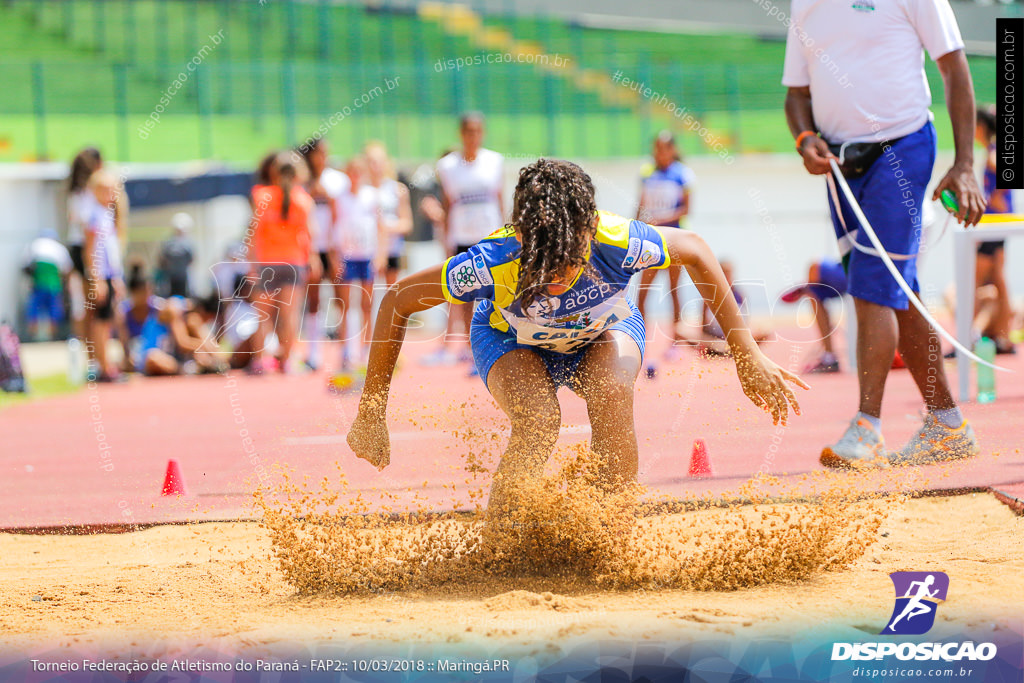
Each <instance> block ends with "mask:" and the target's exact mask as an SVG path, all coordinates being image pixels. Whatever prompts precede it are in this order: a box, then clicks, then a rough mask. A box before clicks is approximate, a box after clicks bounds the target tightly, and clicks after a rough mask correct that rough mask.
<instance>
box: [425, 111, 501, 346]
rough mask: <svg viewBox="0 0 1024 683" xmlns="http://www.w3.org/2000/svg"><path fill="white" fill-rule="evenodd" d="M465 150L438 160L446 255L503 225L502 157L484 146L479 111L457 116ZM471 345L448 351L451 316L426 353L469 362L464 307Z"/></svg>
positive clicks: (469, 317)
mask: <svg viewBox="0 0 1024 683" xmlns="http://www.w3.org/2000/svg"><path fill="white" fill-rule="evenodd" d="M459 136H460V137H461V138H462V149H461V150H456V151H454V152H452V153H451V154H447V155H445V156H444V157H442V158H441V160H440V161H438V162H437V178H438V180H439V181H440V183H441V197H442V204H443V205H444V209H445V230H444V232H445V237H444V241H445V247H446V248H447V250H448V256H449V257H451V256H455V255H456V254H461V253H463V252H465V251H466V250H468V249H469V248H470V247H471V246H473V245H474V244H476V243H477V242H479V241H480V240H482V239H483V238H484V237H487V235H489V234H491V233H492V232H494V231H495V230H497V229H499V228H501V227H502V226H503V225H504V216H505V207H504V204H503V202H502V198H501V190H502V185H503V182H504V167H505V163H504V157H503V156H502V155H501V154H499V153H497V152H495V151H492V150H489V149H486V148H484V147H483V140H484V117H483V114H480V113H478V112H469V113H466V114H463V115H462V117H461V118H460V119H459ZM459 310H460V312H461V315H460V317H461V318H462V324H463V326H464V329H465V335H466V342H465V343H466V345H467V349H466V350H464V351H463V352H462V354H461V355H459V356H458V357H457V358H453V357H452V355H451V354H450V353H449V351H448V338H449V337H450V336H452V335H453V334H454V332H455V330H454V327H455V325H454V316H452V315H450V314H449V316H448V332H447V334H446V335H445V339H444V344H443V346H442V348H441V350H440V351H439V352H438V353H437V354H433V355H432V356H428V357H427V359H425V360H426V362H427V363H429V364H438V363H440V364H447V363H450V362H453V361H454V360H470V359H471V356H470V354H469V351H468V344H469V329H470V324H471V321H472V318H473V307H472V306H460V307H459Z"/></svg>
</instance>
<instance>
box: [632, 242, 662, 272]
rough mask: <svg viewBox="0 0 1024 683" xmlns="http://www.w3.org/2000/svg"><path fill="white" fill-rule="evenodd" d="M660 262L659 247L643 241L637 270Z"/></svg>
mask: <svg viewBox="0 0 1024 683" xmlns="http://www.w3.org/2000/svg"><path fill="white" fill-rule="evenodd" d="M660 261H661V247H660V246H658V245H657V244H655V243H654V242H652V241H650V240H644V241H643V247H642V248H641V249H640V258H639V259H638V260H637V264H636V266H637V268H646V267H647V266H649V265H652V264H655V263H659V262H660Z"/></svg>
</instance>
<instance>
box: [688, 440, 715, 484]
mask: <svg viewBox="0 0 1024 683" xmlns="http://www.w3.org/2000/svg"><path fill="white" fill-rule="evenodd" d="M690 476H691V477H694V478H696V479H706V478H707V477H710V476H712V475H711V460H710V459H709V458H708V447H707V446H706V445H705V444H704V439H696V440H695V441H694V442H693V453H691V454H690Z"/></svg>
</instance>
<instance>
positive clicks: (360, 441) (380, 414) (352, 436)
mask: <svg viewBox="0 0 1024 683" xmlns="http://www.w3.org/2000/svg"><path fill="white" fill-rule="evenodd" d="M348 445H349V447H350V448H351V449H352V452H353V453H355V454H356V456H357V457H360V458H362V459H363V460H365V461H366V462H368V463H370V464H371V465H373V466H374V467H376V468H377V469H378V470H382V469H384V468H385V467H387V466H388V464H389V463H390V462H391V440H390V438H389V437H388V421H387V418H386V417H385V414H384V411H383V410H377V409H374V408H368V407H365V406H364V405H360V406H359V413H358V414H357V415H356V420H355V422H353V423H352V428H351V429H349V430H348Z"/></svg>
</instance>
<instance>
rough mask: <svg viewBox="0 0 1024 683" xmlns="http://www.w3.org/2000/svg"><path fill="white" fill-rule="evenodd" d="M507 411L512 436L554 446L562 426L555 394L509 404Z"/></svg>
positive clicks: (560, 413) (560, 412)
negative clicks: (518, 403)
mask: <svg viewBox="0 0 1024 683" xmlns="http://www.w3.org/2000/svg"><path fill="white" fill-rule="evenodd" d="M508 412H509V418H510V419H511V420H512V433H513V436H517V437H519V438H522V439H525V440H527V441H531V442H534V443H536V444H538V445H548V444H550V446H554V444H555V441H556V440H557V439H558V431H559V429H560V428H561V426H562V411H561V408H560V407H559V405H558V399H557V398H556V397H555V396H551V397H545V398H542V399H539V400H533V401H529V402H528V404H527V402H525V401H524V402H522V403H521V404H520V405H512V406H509V411H508Z"/></svg>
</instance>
